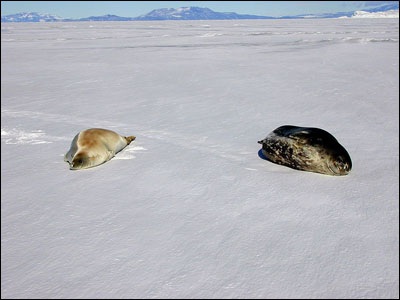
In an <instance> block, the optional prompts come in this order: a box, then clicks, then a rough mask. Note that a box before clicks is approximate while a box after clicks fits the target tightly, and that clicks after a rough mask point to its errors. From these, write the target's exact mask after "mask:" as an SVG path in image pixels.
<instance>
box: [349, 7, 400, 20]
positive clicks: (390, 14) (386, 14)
mask: <svg viewBox="0 0 400 300" xmlns="http://www.w3.org/2000/svg"><path fill="white" fill-rule="evenodd" d="M398 17H399V10H398V9H392V10H387V11H378V12H367V11H362V10H358V11H356V12H355V13H354V14H353V15H352V16H351V18H398Z"/></svg>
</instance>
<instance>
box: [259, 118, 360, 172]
mask: <svg viewBox="0 0 400 300" xmlns="http://www.w3.org/2000/svg"><path fill="white" fill-rule="evenodd" d="M258 143H259V144H262V153H263V155H264V156H265V157H266V158H267V160H269V161H271V162H273V163H276V164H279V165H284V166H287V167H290V168H293V169H297V170H303V171H308V172H315V173H321V174H326V175H333V176H340V175H347V174H348V173H349V172H350V170H351V168H352V163H351V158H350V155H349V153H348V152H347V151H346V149H345V148H344V147H343V146H342V145H340V144H339V142H338V141H337V140H336V139H335V138H334V137H333V135H331V134H330V133H329V132H327V131H325V130H323V129H320V128H312V127H298V126H292V125H285V126H281V127H278V128H277V129H275V130H274V131H272V132H271V133H270V134H268V136H267V137H266V138H265V139H263V140H261V141H258Z"/></svg>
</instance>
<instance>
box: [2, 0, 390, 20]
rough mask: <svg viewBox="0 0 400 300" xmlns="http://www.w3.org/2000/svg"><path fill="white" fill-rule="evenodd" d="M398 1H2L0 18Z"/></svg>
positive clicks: (332, 7) (270, 11) (282, 11)
mask: <svg viewBox="0 0 400 300" xmlns="http://www.w3.org/2000/svg"><path fill="white" fill-rule="evenodd" d="M393 2H397V1H1V15H2V16H5V15H10V14H15V13H20V12H39V13H49V14H53V15H57V16H59V17H63V18H83V17H89V16H101V15H105V14H112V15H118V16H121V17H137V16H139V15H142V14H146V13H148V12H150V11H151V10H153V9H157V8H178V7H185V6H198V7H208V8H210V9H212V10H214V11H217V12H236V13H239V14H252V15H260V16H272V17H278V16H291V15H298V14H307V13H329V12H339V11H340V12H343V11H353V10H360V9H362V8H368V7H375V6H380V5H383V4H386V3H393Z"/></svg>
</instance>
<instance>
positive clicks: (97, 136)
mask: <svg viewBox="0 0 400 300" xmlns="http://www.w3.org/2000/svg"><path fill="white" fill-rule="evenodd" d="M135 139H136V137H134V136H128V137H125V136H121V135H119V134H118V133H116V132H114V131H111V130H108V129H101V128H91V129H87V130H84V131H81V132H79V133H78V134H77V135H76V136H75V137H74V139H73V140H72V142H71V147H70V149H69V150H68V152H67V153H65V155H64V161H66V162H68V163H69V166H70V170H81V169H87V168H91V167H95V166H98V165H101V164H103V163H105V162H107V161H109V160H110V159H111V158H113V157H114V155H115V154H117V153H118V152H119V151H121V150H122V149H124V148H125V147H126V146H127V145H129V144H130V143H131V142H132V141H133V140H135Z"/></svg>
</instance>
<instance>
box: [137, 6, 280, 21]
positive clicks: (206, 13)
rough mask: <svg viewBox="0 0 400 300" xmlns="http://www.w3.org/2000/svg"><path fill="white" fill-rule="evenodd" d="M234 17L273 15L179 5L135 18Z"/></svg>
mask: <svg viewBox="0 0 400 300" xmlns="http://www.w3.org/2000/svg"><path fill="white" fill-rule="evenodd" d="M235 19H274V18H273V17H265V16H254V15H240V14H237V13H234V12H215V11H212V10H211V9H209V8H200V7H181V8H161V9H155V10H152V11H151V12H149V13H148V14H145V15H142V16H139V17H136V18H135V20H138V21H140V20H146V21H147V20H235Z"/></svg>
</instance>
